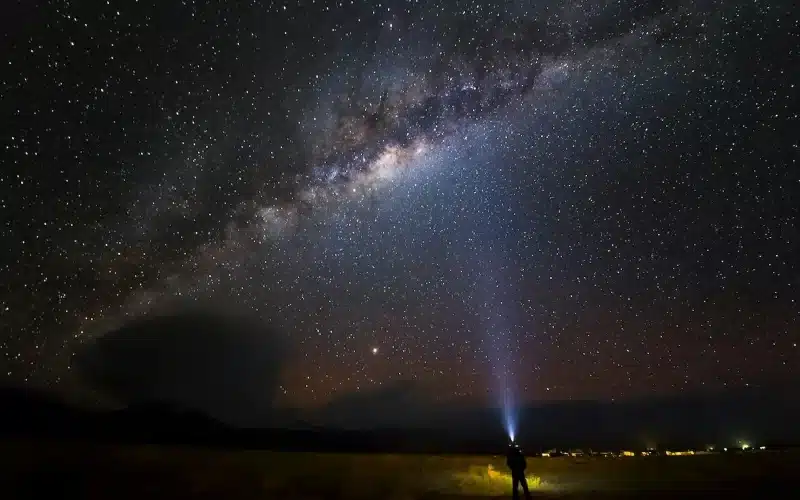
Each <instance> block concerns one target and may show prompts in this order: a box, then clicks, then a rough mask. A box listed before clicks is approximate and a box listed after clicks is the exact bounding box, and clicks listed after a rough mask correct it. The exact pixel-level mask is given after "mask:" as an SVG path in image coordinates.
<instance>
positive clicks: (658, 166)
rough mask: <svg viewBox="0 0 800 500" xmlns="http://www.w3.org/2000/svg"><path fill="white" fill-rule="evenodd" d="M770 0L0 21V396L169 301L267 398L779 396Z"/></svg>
mask: <svg viewBox="0 0 800 500" xmlns="http://www.w3.org/2000/svg"><path fill="white" fill-rule="evenodd" d="M791 4H792V2H790V1H771V2H764V1H753V0H730V1H713V0H701V1H690V0H661V1H647V0H614V1H611V0H599V1H595V0H593V1H584V0H574V1H568V0H543V1H537V2H533V1H528V2H525V1H514V0H512V1H494V2H489V1H487V2H479V1H475V0H467V1H461V0H448V2H418V1H400V0H391V1H379V2H355V1H342V2H322V1H304V2H289V1H286V2H280V1H279V2H270V1H263V2H260V1H242V2H200V1H193V0H182V1H158V2H157V1H152V0H140V1H136V2H131V1H127V2H122V1H115V0H102V1H97V0H87V1H82V2H77V1H75V2H70V1H50V2H13V3H12V4H10V5H8V6H4V16H3V17H4V19H3V21H2V23H3V30H2V33H3V35H2V52H3V55H4V57H3V59H2V61H0V63H2V64H3V66H4V67H3V70H2V72H0V113H2V120H1V121H0V123H2V125H1V127H2V129H0V130H1V132H0V151H2V168H1V169H0V210H2V217H0V235H2V240H3V242H5V244H4V245H3V248H2V250H0V252H2V260H0V327H1V328H2V329H1V330H0V378H2V379H3V380H4V383H5V384H11V385H26V386H31V387H40V388H47V389H49V390H54V391H56V392H58V393H60V394H64V395H67V396H75V395H77V394H86V393H87V392H92V391H96V390H97V387H96V385H97V384H93V381H92V379H91V377H86V376H85V374H83V373H82V370H81V369H80V363H78V362H77V361H76V360H77V359H78V358H79V356H78V355H79V353H81V352H83V350H85V349H87V348H91V347H92V346H94V345H97V344H98V343H101V342H103V340H104V339H109V338H115V336H116V335H117V334H116V333H115V332H118V331H120V329H125V327H126V325H130V324H132V323H136V322H137V321H140V320H143V319H147V318H152V317H158V316H166V315H175V314H182V313H183V312H184V311H188V310H196V309H202V310H203V311H206V312H208V311H219V312H225V313H228V314H230V313H231V311H236V313H235V315H240V316H244V315H246V316H247V317H248V318H250V319H251V320H252V323H248V324H249V325H250V326H249V327H248V328H247V333H246V334H245V335H250V336H253V337H254V338H255V340H264V339H266V338H267V337H269V338H272V337H280V339H281V345H282V346H283V347H282V348H281V349H282V350H281V354H280V355H279V356H273V357H272V358H269V357H267V358H261V357H259V356H256V355H254V352H253V351H254V350H260V349H263V350H265V351H268V350H270V349H273V348H274V345H273V344H271V343H270V342H255V343H253V342H249V343H244V342H242V343H236V342H233V341H231V342H230V343H228V344H225V346H226V347H225V348H224V349H221V350H219V352H215V354H216V357H215V358H213V361H209V362H208V363H207V365H206V366H208V367H209V369H214V370H217V371H218V372H219V373H224V374H230V373H232V371H231V367H236V366H239V365H241V364H243V363H246V362H252V363H268V364H270V366H271V367H273V368H274V369H275V370H276V373H277V374H276V377H275V380H274V381H273V380H272V378H271V377H266V376H265V378H264V379H263V380H262V379H260V378H259V377H258V376H244V375H243V376H241V377H239V378H238V379H236V378H235V377H233V378H230V377H229V378H230V384H231V386H234V387H247V388H248V391H246V394H247V398H253V399H258V398H266V399H268V400H269V401H270V402H273V401H274V402H275V404H277V405H280V406H285V407H300V408H313V407H320V406H323V405H326V404H329V403H331V402H334V401H336V400H337V399H339V398H346V397H352V396H353V395H357V394H368V393H370V391H380V390H381V389H382V388H386V387H394V386H395V385H396V384H411V385H412V386H413V388H414V391H415V394H417V395H418V397H419V398H423V399H425V400H429V401H438V402H441V403H442V404H447V402H448V401H451V402H452V401H470V402H481V404H489V405H497V404H499V402H502V401H503V398H505V397H509V396H508V394H506V395H503V393H504V392H509V393H510V394H512V395H513V396H512V397H513V398H514V400H515V402H516V404H526V403H530V402H536V401H546V400H567V399H598V400H618V399H626V398H634V397H645V396H658V395H670V394H676V393H680V392H696V391H716V390H724V389H725V388H731V387H746V386H754V385H759V384H771V383H776V382H786V381H791V380H796V379H797V377H798V375H800V372H798V367H800V363H799V362H800V348H798V346H797V343H798V342H799V341H800V333H799V332H800V317H799V316H798V314H799V313H800V306H799V305H798V301H797V300H798V297H800V296H799V295H798V286H800V283H798V281H799V278H800V269H799V268H798V258H797V256H798V255H800V234H799V233H798V210H799V208H798V207H800V171H798V168H797V159H798V138H797V134H796V132H795V133H792V129H793V128H794V129H795V130H796V127H797V126H798V123H797V122H798V114H797V113H798V102H797V101H798V97H797V96H798V92H797V88H796V87H795V84H796V80H797V79H798V78H797V74H796V71H795V69H796V68H797V65H798V62H800V61H798V57H797V55H798V54H797V47H798V46H799V45H798V42H799V41H800V40H798V28H799V27H800V26H799V25H798V16H797V15H796V12H794V11H793V9H792V5H791ZM240 330H241V328H231V329H230V331H226V328H221V332H220V333H218V334H217V335H221V336H226V335H227V336H228V340H230V339H233V338H234V336H235V335H240V334H241V333H240ZM134 331H139V330H134ZM157 331H158V332H160V331H161V330H157V329H154V330H147V329H145V330H143V331H140V333H139V334H135V335H131V330H126V332H127V333H126V334H125V335H122V336H117V337H116V338H119V339H127V340H126V341H127V342H131V341H132V339H133V341H135V340H136V337H140V340H141V339H145V340H147V341H149V342H155V343H156V344H157V343H158V342H159V339H158V338H155V339H154V338H153V337H155V336H156V333H155V332H157ZM142 332H143V333H142ZM165 335H169V334H165ZM262 337H263V338H262ZM176 338H178V339H182V340H180V342H177V343H176V342H175V338H173V339H172V340H171V341H170V346H171V347H170V350H169V352H171V353H172V356H173V357H172V358H169V357H167V358H164V359H163V360H162V363H164V364H167V365H171V361H170V359H173V360H177V359H179V358H183V357H187V356H192V355H193V352H194V351H193V349H195V347H196V345H194V344H196V342H195V341H193V340H192V337H191V336H189V337H183V336H181V337H176ZM234 340H235V339H234ZM250 340H252V339H250ZM197 342H200V340H198V341H197ZM245 345H246V346H247V347H242V346H245ZM275 345H277V344H275ZM115 352H118V353H119V352H123V354H121V356H123V357H124V356H125V354H124V352H127V351H126V350H125V349H122V350H121V351H120V350H118V351H115ZM255 354H258V353H255ZM265 359H266V360H267V361H265ZM247 360H255V361H247ZM175 364H176V365H178V364H179V363H177V361H176V363H175ZM152 369H153V366H152V364H150V363H147V362H141V363H138V364H137V363H134V370H138V371H139V372H140V374H146V373H149V372H151V371H152ZM236 373H245V374H246V373H250V372H247V371H241V372H240V371H237V372H236ZM253 373H257V372H253ZM268 379H269V381H268ZM148 380H149V379H148ZM162 382H163V381H162V380H160V379H159V377H153V378H152V383H153V384H160V383H162ZM197 383H198V384H201V383H202V382H197ZM267 385H272V386H274V387H266V386H267ZM194 389H197V388H194ZM221 390H222V389H221ZM200 392H202V391H200ZM453 404H455V403H453Z"/></svg>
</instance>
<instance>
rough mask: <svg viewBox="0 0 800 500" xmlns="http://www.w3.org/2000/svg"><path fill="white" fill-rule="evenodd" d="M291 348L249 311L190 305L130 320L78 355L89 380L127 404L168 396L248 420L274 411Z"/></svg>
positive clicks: (187, 405) (234, 419) (182, 403)
mask: <svg viewBox="0 0 800 500" xmlns="http://www.w3.org/2000/svg"><path fill="white" fill-rule="evenodd" d="M286 350H287V345H286V343H285V341H284V340H283V339H281V337H279V335H278V334H277V333H275V332H274V331H272V330H271V329H270V328H269V327H267V326H265V325H264V324H263V323H259V322H257V321H255V320H253V319H251V318H249V317H247V316H244V315H240V314H231V313H219V312H200V311H188V312H183V313H180V314H172V315H168V316H151V317H147V318H144V319H141V320H137V321H135V322H132V323H130V324H128V325H126V326H124V327H122V328H120V329H118V330H116V331H114V332H111V333H108V334H107V335H105V336H103V337H100V338H99V339H97V340H96V341H95V342H94V343H92V344H90V345H89V346H88V348H87V349H85V350H84V352H82V353H80V354H79V355H78V359H77V360H78V364H79V367H80V368H81V369H82V372H83V374H84V375H85V376H86V377H87V378H88V379H89V381H90V383H91V384H93V385H94V386H96V387H98V388H100V389H101V390H103V391H104V392H106V393H108V394H109V395H110V396H112V397H113V398H116V399H118V400H120V401H121V402H125V403H138V402H143V401H163V402H169V403H172V404H175V405H176V406H179V407H184V408H188V409H193V410H200V411H203V412H206V413H208V414H209V415H211V416H213V417H215V418H218V419H220V420H223V421H225V422H228V423H232V424H238V425H250V424H259V423H264V421H265V419H267V418H268V417H269V414H270V412H271V410H272V408H273V402H274V399H275V395H276V391H277V390H278V388H279V381H278V377H279V375H280V371H281V367H282V365H283V360H284V359H285V357H284V356H285V353H286Z"/></svg>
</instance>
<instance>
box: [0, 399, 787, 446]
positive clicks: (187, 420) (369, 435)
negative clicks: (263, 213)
mask: <svg viewBox="0 0 800 500" xmlns="http://www.w3.org/2000/svg"><path fill="white" fill-rule="evenodd" d="M788 390H789V388H785V390H783V391H781V390H777V389H772V390H769V391H767V390H764V389H761V390H745V391H741V390H737V391H729V392H726V393H724V394H720V395H717V396H714V397H711V396H676V397H672V398H659V399H653V400H638V401H630V402H623V403H605V402H591V401H587V402H554V403H543V404H540V405H537V406H534V407H529V408H525V409H524V410H522V411H521V412H520V415H521V416H520V425H519V431H520V439H521V441H522V442H523V443H524V444H525V445H526V447H527V448H529V449H545V448H549V447H560V448H566V447H593V448H603V449H620V448H628V447H632V448H639V449H641V448H644V447H645V446H665V447H674V446H697V447H702V446H704V445H706V444H717V445H719V446H733V445H735V443H736V442H737V441H738V440H748V441H750V442H753V443H754V444H766V445H769V446H784V445H793V444H798V443H800V436H798V431H797V429H796V426H795V425H794V424H795V422H797V421H798V419H800V406H799V405H798V404H797V401H796V399H792V398H789V397H787V395H786V391H788ZM389 392H392V391H389ZM367 399H369V400H370V401H371V403H370V404H375V405H379V404H380V398H372V399H370V398H367ZM348 401H353V399H350V400H348ZM359 401H360V400H359ZM347 404H349V403H347ZM0 405H2V407H3V408H4V411H3V412H2V414H0V434H2V435H3V436H4V437H6V438H8V437H23V436H25V437H35V438H57V439H70V440H72V439H77V440H89V441H101V442H112V443H161V444H183V445H198V446H210V447H228V448H258V449H280V450H314V451H390V452H436V453H442V452H453V453H456V452H469V453H471V452H476V453H477V452H492V453H494V452H497V451H498V449H502V446H503V444H504V443H505V439H506V438H505V435H504V432H503V430H502V428H501V427H500V425H499V416H498V410H496V409H488V408H474V409H462V410H458V411H452V412H448V411H445V410H442V409H440V410H438V411H436V412H435V416H434V417H432V418H431V419H430V420H420V419H417V420H413V419H412V420H411V421H409V422H407V423H405V425H392V426H381V425H379V424H378V423H376V424H375V425H372V426H370V427H368V428H367V427H362V428H359V429H354V428H350V429H345V428H335V427H329V426H326V425H323V424H320V423H313V422H309V421H303V420H299V419H294V420H287V421H285V422H284V423H283V425H282V426H281V427H264V428H236V427H232V426H229V425H226V424H224V423H222V422H220V421H218V420H216V419H214V418H212V417H209V416H208V415H207V414H204V413H203V412H200V411H197V410H192V409H188V408H185V407H181V406H180V405H177V404H175V403H173V402H165V401H157V400H150V401H140V402H137V403H134V404H131V405H129V406H128V407H126V408H124V409H121V410H115V411H91V410H85V409H78V408H75V407H73V406H70V405H69V404H67V403H64V402H63V401H61V400H59V399H58V398H57V397H55V396H54V395H51V394H47V393H42V392H36V391H31V390H24V389H14V388H6V389H2V390H0ZM337 405H338V406H337V415H338V418H341V417H342V415H343V413H341V412H342V411H343V410H342V408H343V406H346V405H345V403H341V402H340V403H337ZM356 407H358V408H361V410H367V408H365V407H364V406H363V405H361V403H360V402H359V404H358V405H356V406H354V407H353V408H354V409H355V408H356ZM287 415H288V413H287ZM295 416H296V415H295ZM417 417H418V418H421V414H418V415H417ZM365 418H366V417H365ZM398 422H399V421H398V420H395V421H394V422H393V423H394V424H397V423H398ZM399 423H402V422H399Z"/></svg>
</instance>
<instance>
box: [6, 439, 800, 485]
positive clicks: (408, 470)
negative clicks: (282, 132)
mask: <svg viewBox="0 0 800 500" xmlns="http://www.w3.org/2000/svg"><path fill="white" fill-rule="evenodd" d="M503 461H504V460H503V457H501V456H468V455H453V456H434V455H388V454H382V455H381V454H374V455H373V454H328V453H324V454H323V453H284V452H266V451H216V450H205V449H192V448H169V447H157V446H97V445H87V444H76V443H61V442H60V443H56V442H39V441H14V442H4V443H0V498H3V499H12V498H14V499H16V498H48V499H52V498H53V497H54V495H56V493H55V492H58V493H57V496H58V497H59V498H85V499H94V498H115V499H133V498H136V499H143V498H144V499H148V500H150V499H155V498H170V499H181V498H208V499H211V498H214V499H249V498H286V499H289V498H298V499H313V498H340V499H344V498H357V499H358V498H371V499H397V500H399V499H417V498H418V499H437V498H462V499H463V498H487V497H509V496H510V478H509V477H508V476H507V475H506V474H505V468H504V464H503ZM798 472H800V454H798V453H782V452H774V453H770V452H765V453H754V454H745V455H710V456H689V457H645V458H592V459H575V458H539V457H531V458H529V459H528V481H529V483H530V485H531V490H532V492H533V493H534V495H535V496H538V497H557V498H686V497H691V498H708V497H710V496H714V497H716V496H717V495H718V494H720V493H722V494H725V496H728V497H730V496H734V497H737V498H744V497H751V498H761V497H766V496H767V495H772V494H774V493H778V492H780V495H779V496H780V497H781V498H784V497H786V498H793V497H796V494H797V493H798V492H800V489H798V486H796V484H795V481H794V477H795V476H796V475H797V474H798Z"/></svg>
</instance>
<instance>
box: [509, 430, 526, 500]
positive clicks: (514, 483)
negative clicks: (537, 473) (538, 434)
mask: <svg viewBox="0 0 800 500" xmlns="http://www.w3.org/2000/svg"><path fill="white" fill-rule="evenodd" d="M506 464H508V468H509V469H511V498H514V499H515V500H516V499H518V498H519V486H520V485H522V491H523V492H524V493H525V498H527V499H528V500H530V498H531V492H530V491H528V481H527V480H526V479H525V468H526V467H527V466H528V463H527V462H526V461H525V455H523V454H522V450H520V449H519V446H517V445H516V444H514V443H511V444H510V445H508V456H507V457H506Z"/></svg>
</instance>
